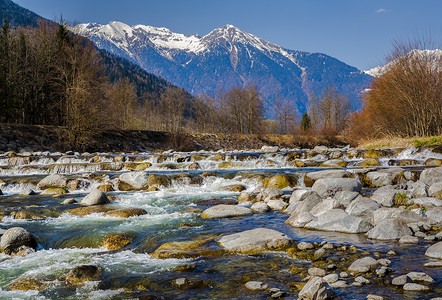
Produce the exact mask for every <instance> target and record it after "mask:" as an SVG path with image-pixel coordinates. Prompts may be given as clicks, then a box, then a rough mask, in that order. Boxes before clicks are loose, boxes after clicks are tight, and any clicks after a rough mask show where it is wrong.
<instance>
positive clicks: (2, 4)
mask: <svg viewBox="0 0 442 300" xmlns="http://www.w3.org/2000/svg"><path fill="white" fill-rule="evenodd" d="M39 19H44V18H42V17H40V16H39V15H37V14H36V13H33V12H32V11H30V10H28V9H26V8H23V7H21V6H19V5H17V4H15V3H14V2H12V1H10V0H0V25H3V21H4V20H8V22H9V24H10V25H11V26H14V27H16V26H19V25H21V26H23V27H26V26H33V27H34V26H37V21H38V20H39Z"/></svg>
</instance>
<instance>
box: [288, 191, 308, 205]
mask: <svg viewBox="0 0 442 300" xmlns="http://www.w3.org/2000/svg"><path fill="white" fill-rule="evenodd" d="M307 192H308V189H296V190H294V191H293V192H292V194H291V195H290V199H289V203H290V204H291V203H293V202H299V201H301V197H302V195H304V194H305V193H307Z"/></svg>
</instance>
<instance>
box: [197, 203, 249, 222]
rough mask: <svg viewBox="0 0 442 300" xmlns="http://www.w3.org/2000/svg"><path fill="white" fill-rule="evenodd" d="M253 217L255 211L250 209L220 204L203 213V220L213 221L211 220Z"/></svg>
mask: <svg viewBox="0 0 442 300" xmlns="http://www.w3.org/2000/svg"><path fill="white" fill-rule="evenodd" d="M249 215H253V211H252V210H251V209H250V208H247V207H243V206H239V205H226V204H219V205H215V206H212V207H209V208H208V209H206V210H205V211H203V212H202V213H201V218H204V219H211V218H232V217H243V216H249Z"/></svg>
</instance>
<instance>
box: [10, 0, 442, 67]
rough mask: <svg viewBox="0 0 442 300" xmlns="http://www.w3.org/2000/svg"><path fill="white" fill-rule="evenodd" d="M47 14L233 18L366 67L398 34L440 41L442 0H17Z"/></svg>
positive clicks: (186, 22) (77, 18) (188, 20)
mask: <svg viewBox="0 0 442 300" xmlns="http://www.w3.org/2000/svg"><path fill="white" fill-rule="evenodd" d="M13 1H14V2H16V3H17V4H19V5H21V6H23V7H25V8H28V9H30V10H32V11H34V12H36V13H37V14H39V15H41V16H43V17H45V18H48V19H53V20H54V19H59V17H60V16H61V15H62V16H63V18H64V19H66V20H68V21H70V22H80V23H85V22H97V23H101V24H107V23H109V22H110V21H121V22H124V23H127V24H129V25H136V24H144V25H151V26H158V27H167V28H169V29H171V30H172V31H175V32H179V33H189V34H193V33H198V34H200V35H201V36H203V35H205V34H207V33H209V32H210V31H211V30H213V29H215V28H218V27H221V26H224V25H226V24H232V25H234V26H236V27H238V28H240V29H242V30H244V31H247V32H250V33H252V34H254V35H257V36H259V37H261V38H263V39H265V40H268V41H270V42H272V43H275V44H278V45H281V46H283V47H285V48H288V49H293V50H303V51H309V52H323V53H326V54H328V55H331V56H333V57H336V58H338V59H340V60H342V61H344V62H345V63H348V64H350V65H352V66H355V67H357V68H359V69H362V70H365V69H369V68H371V67H374V66H376V65H378V64H381V63H383V59H384V57H385V55H386V54H388V52H389V50H390V49H391V44H392V41H393V40H395V39H396V40H406V39H409V38H413V37H416V36H422V35H426V36H428V35H431V36H432V37H433V39H435V40H438V41H441V39H442V17H441V15H442V0H304V1H300V0H156V1H150V0H125V1H121V0H74V1H68V0H13Z"/></svg>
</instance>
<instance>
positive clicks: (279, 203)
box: [267, 200, 287, 210]
mask: <svg viewBox="0 0 442 300" xmlns="http://www.w3.org/2000/svg"><path fill="white" fill-rule="evenodd" d="M267 205H268V206H269V207H270V208H271V209H273V210H284V208H286V207H287V203H286V202H284V201H283V200H269V201H267Z"/></svg>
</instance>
